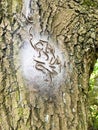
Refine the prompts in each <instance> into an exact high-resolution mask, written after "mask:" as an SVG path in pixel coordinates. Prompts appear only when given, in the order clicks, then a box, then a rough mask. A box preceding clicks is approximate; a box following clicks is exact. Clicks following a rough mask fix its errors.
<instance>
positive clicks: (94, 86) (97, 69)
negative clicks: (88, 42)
mask: <svg viewBox="0 0 98 130" xmlns="http://www.w3.org/2000/svg"><path fill="white" fill-rule="evenodd" d="M89 84H90V90H89V105H90V107H89V110H90V114H89V119H90V120H89V125H90V126H91V127H93V129H92V130H98V60H97V62H96V64H95V66H94V70H93V73H92V74H91V77H90V81H89Z"/></svg>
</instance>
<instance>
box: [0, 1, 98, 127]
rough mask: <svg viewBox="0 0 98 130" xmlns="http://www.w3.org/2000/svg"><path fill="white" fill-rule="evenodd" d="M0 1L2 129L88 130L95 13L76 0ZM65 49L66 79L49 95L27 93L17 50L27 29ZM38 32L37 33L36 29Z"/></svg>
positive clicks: (97, 48)
mask: <svg viewBox="0 0 98 130" xmlns="http://www.w3.org/2000/svg"><path fill="white" fill-rule="evenodd" d="M23 5H24V4H23V2H22V1H20V0H9V1H8V0H1V1H0V24H1V25H0V35H1V36H0V64H1V65H0V129H1V130H87V93H88V87H89V85H88V82H89V76H90V73H91V71H92V68H93V65H94V62H95V61H96V58H97V57H98V10H97V9H96V6H94V5H95V4H93V5H92V6H90V5H86V4H85V3H84V2H83V4H82V3H81V2H80V3H79V2H76V1H75V0H70V1H68V0H66V1H64V0H55V1H54V0H34V1H33V0H31V1H30V11H31V12H30V18H29V19H30V20H33V23H32V22H31V23H30V22H28V20H27V19H26V18H25V17H24V16H23V15H21V10H22V12H23V13H24V15H25V14H27V12H26V11H27V9H26V8H23ZM31 26H32V27H35V28H33V29H34V30H37V33H40V35H48V36H49V37H51V38H52V39H53V41H55V44H59V46H60V47H61V48H63V49H64V51H65V55H66V57H67V59H66V73H67V77H66V79H65V83H64V84H63V85H62V86H61V87H60V88H59V91H56V92H55V93H54V94H53V95H52V96H51V95H50V96H48V95H45V94H43V95H42V94H40V93H39V92H34V91H28V90H27V86H26V85H25V83H24V79H23V77H22V76H21V71H20V66H19V62H18V59H19V55H18V54H19V50H20V48H21V46H22V44H23V42H22V41H23V39H26V38H29V31H28V28H29V27H31ZM36 28H37V29H36Z"/></svg>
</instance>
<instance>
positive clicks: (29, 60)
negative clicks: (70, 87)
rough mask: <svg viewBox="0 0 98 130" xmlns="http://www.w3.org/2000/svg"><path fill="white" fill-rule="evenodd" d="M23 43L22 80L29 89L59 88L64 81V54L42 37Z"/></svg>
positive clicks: (32, 36)
mask: <svg viewBox="0 0 98 130" xmlns="http://www.w3.org/2000/svg"><path fill="white" fill-rule="evenodd" d="M31 30H32V28H30V30H29V34H30V39H27V40H25V41H24V44H23V47H22V48H21V50H20V61H21V70H22V74H23V78H24V80H25V81H26V83H27V84H28V86H30V87H31V88H34V89H37V90H41V91H42V90H46V91H49V90H50V89H51V88H52V89H56V88H59V87H60V86H61V84H62V83H63V82H64V79H65V75H66V73H65V67H64V65H65V62H64V58H65V57H64V53H63V52H62V51H61V50H60V49H59V48H57V46H55V45H54V46H53V43H50V42H48V40H47V39H46V38H44V37H42V36H34V35H32V32H31Z"/></svg>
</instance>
